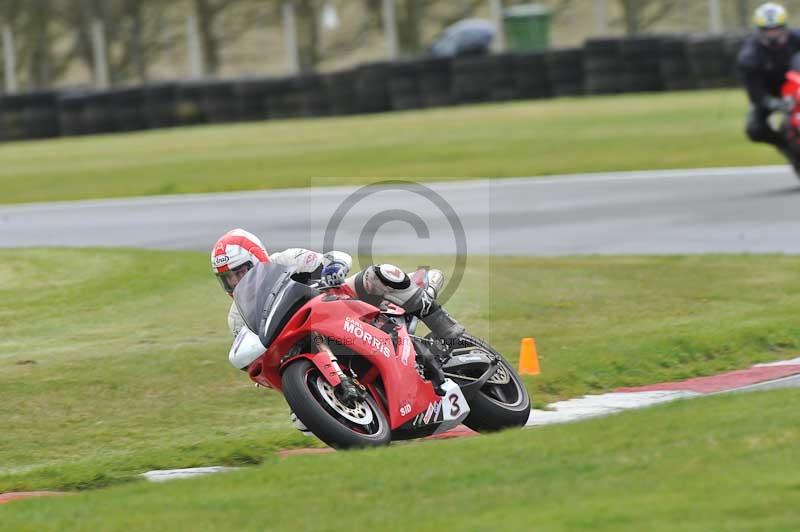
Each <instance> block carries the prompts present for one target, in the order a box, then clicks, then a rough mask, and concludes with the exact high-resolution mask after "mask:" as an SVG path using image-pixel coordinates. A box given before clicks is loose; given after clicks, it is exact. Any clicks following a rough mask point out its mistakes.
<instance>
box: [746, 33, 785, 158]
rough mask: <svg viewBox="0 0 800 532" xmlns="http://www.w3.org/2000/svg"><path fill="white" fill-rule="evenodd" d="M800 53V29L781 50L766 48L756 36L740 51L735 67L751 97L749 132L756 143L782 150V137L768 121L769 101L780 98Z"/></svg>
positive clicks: (770, 109)
mask: <svg viewBox="0 0 800 532" xmlns="http://www.w3.org/2000/svg"><path fill="white" fill-rule="evenodd" d="M799 51H800V30H790V32H789V40H788V41H787V43H786V45H785V46H783V47H781V48H769V47H767V46H764V45H763V44H762V43H761V41H760V40H759V39H758V35H757V34H754V35H751V36H750V37H748V39H747V40H746V41H745V43H744V46H742V49H741V50H740V51H739V56H738V57H737V60H736V67H737V70H738V72H739V77H740V79H741V81H742V83H743V84H744V87H745V89H746V90H747V96H748V97H749V98H750V103H751V107H750V112H749V114H748V116H747V126H746V132H747V136H748V137H750V140H752V141H754V142H766V143H769V144H773V145H775V146H776V147H778V149H781V151H783V149H782V148H783V147H784V146H785V141H784V139H783V137H782V136H781V135H780V134H779V133H778V132H776V131H775V130H774V129H772V128H771V127H770V126H769V124H768V123H767V118H768V117H769V115H770V113H771V112H772V110H773V109H772V108H770V101H771V100H772V99H773V98H780V96H781V87H782V86H783V82H784V81H785V79H786V72H787V71H788V70H789V68H790V66H791V64H792V58H793V57H794V55H795V54H796V53H797V52H799Z"/></svg>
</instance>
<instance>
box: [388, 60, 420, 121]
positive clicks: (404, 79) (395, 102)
mask: <svg viewBox="0 0 800 532" xmlns="http://www.w3.org/2000/svg"><path fill="white" fill-rule="evenodd" d="M389 95H390V98H391V101H392V109H394V110H395V111H407V110H409V109H419V108H420V107H422V98H421V97H420V89H419V73H418V72H417V65H416V63H414V62H413V61H401V62H398V63H394V64H392V66H391V69H390V73H389Z"/></svg>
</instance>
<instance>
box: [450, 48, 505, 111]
mask: <svg viewBox="0 0 800 532" xmlns="http://www.w3.org/2000/svg"><path fill="white" fill-rule="evenodd" d="M494 70H495V69H494V58H493V56H491V55H475V56H465V57H456V58H455V59H453V77H452V83H451V85H450V100H451V101H452V102H453V103H458V104H463V103H478V102H486V101H489V99H490V98H491V95H492V81H493V77H494Z"/></svg>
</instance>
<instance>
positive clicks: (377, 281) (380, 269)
mask: <svg viewBox="0 0 800 532" xmlns="http://www.w3.org/2000/svg"><path fill="white" fill-rule="evenodd" d="M430 281H431V282H430V289H429V290H427V291H426V290H423V289H422V288H420V287H418V286H417V285H415V284H414V283H412V282H411V279H410V278H409V277H408V275H406V273H405V272H403V270H401V269H400V268H398V267H397V266H392V265H391V264H378V265H375V266H370V267H368V268H367V269H366V270H364V271H362V272H359V273H358V274H356V275H355V276H354V277H351V278H349V279H348V280H347V284H348V285H349V286H350V288H351V289H352V290H353V291H354V292H355V293H356V294H357V295H358V297H359V299H362V300H364V301H367V302H370V303H375V302H380V301H381V300H383V299H386V300H388V301H390V302H392V303H394V304H395V305H398V306H400V307H402V308H403V309H404V310H405V311H406V312H408V313H410V314H413V315H415V316H418V317H419V318H420V319H421V320H422V322H423V323H424V324H425V325H427V326H428V328H429V329H430V330H431V332H432V333H433V334H434V336H436V337H438V338H443V339H455V338H458V337H460V336H461V335H462V334H463V333H464V328H463V327H462V326H461V325H460V324H459V323H458V322H457V321H456V320H455V319H454V318H452V317H451V316H450V315H449V314H448V313H447V311H446V310H445V309H444V308H442V306H441V305H439V303H438V302H437V301H436V296H437V295H438V293H439V291H440V290H441V287H442V285H443V284H444V277H443V275H442V273H441V272H440V271H438V270H432V272H431V275H430Z"/></svg>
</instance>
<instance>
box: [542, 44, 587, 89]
mask: <svg viewBox="0 0 800 532" xmlns="http://www.w3.org/2000/svg"><path fill="white" fill-rule="evenodd" d="M583 60H584V58H583V50H582V49H581V48H571V49H564V50H552V51H550V52H548V53H547V55H546V56H545V62H546V63H547V79H548V80H549V82H550V91H551V92H552V94H553V96H556V97H558V96H577V95H580V94H583V87H584V75H583V74H584V70H583Z"/></svg>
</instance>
